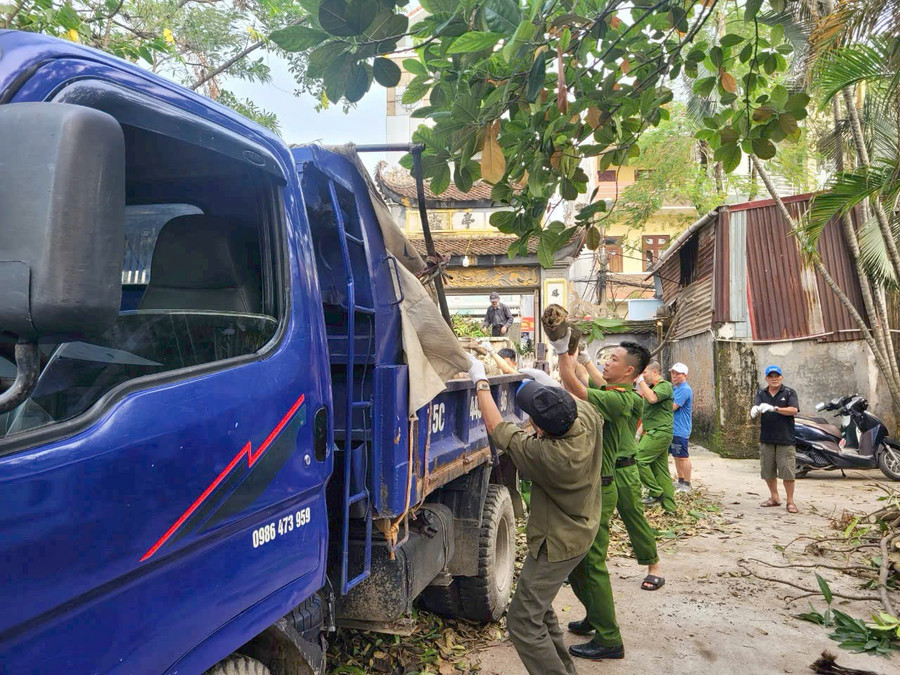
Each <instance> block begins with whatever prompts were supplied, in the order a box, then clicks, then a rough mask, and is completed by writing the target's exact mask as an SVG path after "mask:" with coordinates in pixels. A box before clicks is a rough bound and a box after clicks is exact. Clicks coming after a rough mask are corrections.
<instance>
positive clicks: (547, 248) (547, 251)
mask: <svg viewBox="0 0 900 675" xmlns="http://www.w3.org/2000/svg"><path fill="white" fill-rule="evenodd" d="M545 235H546V233H544V234H542V236H541V238H540V239H539V240H538V248H537V256H538V262H540V263H541V267H543V268H545V269H547V268H550V267H553V253H554V250H553V244H554V241H555V237H554V236H553V235H550V236H545Z"/></svg>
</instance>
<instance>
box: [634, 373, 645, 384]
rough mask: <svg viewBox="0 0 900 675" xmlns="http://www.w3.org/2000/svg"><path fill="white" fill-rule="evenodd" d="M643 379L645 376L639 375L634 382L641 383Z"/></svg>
mask: <svg viewBox="0 0 900 675" xmlns="http://www.w3.org/2000/svg"><path fill="white" fill-rule="evenodd" d="M643 381H644V376H643V375H638V376H637V379H636V380H635V381H634V383H635V384H636V385H638V384H640V383H641V382H643Z"/></svg>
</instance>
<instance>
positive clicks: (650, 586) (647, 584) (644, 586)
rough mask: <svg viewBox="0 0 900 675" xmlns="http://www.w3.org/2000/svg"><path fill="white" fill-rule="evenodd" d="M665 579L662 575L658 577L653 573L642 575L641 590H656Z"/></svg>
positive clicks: (662, 584)
mask: <svg viewBox="0 0 900 675" xmlns="http://www.w3.org/2000/svg"><path fill="white" fill-rule="evenodd" d="M665 584H666V580H665V579H664V578H663V577H658V576H656V575H654V574H648V575H647V576H646V577H644V580H643V581H642V582H641V590H642V591H658V590H659V589H660V588H662V587H663V586H665Z"/></svg>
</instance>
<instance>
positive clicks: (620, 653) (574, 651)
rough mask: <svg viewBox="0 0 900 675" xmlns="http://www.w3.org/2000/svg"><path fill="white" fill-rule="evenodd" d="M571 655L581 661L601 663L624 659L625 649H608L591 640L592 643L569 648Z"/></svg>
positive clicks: (619, 646)
mask: <svg viewBox="0 0 900 675" xmlns="http://www.w3.org/2000/svg"><path fill="white" fill-rule="evenodd" d="M569 653H570V654H571V655H572V656H577V657H578V658H580V659H590V660H591V661H600V660H602V659H624V658H625V647H623V646H622V645H617V646H615V647H607V646H606V645H601V644H597V643H596V642H594V641H593V640H591V641H590V642H585V643H584V644H583V645H572V646H571V647H569Z"/></svg>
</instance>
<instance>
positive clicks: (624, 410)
mask: <svg viewBox="0 0 900 675" xmlns="http://www.w3.org/2000/svg"><path fill="white" fill-rule="evenodd" d="M592 384H593V383H592ZM587 391H588V393H587V400H588V402H589V403H591V404H592V405H593V406H594V407H595V408H597V410H598V411H600V414H601V415H602V416H603V419H604V420H605V421H606V424H605V425H604V427H603V455H604V462H603V475H604V476H612V475H613V474H614V473H615V465H616V457H630V456H631V455H633V454H634V453H635V452H637V445H636V444H635V442H634V434H635V431H634V430H632V428H631V422H632V419H631V418H632V415H633V414H634V407H635V396H634V386H633V385H631V384H605V385H603V386H602V387H600V388H596V387H588V390H587ZM638 398H639V397H638ZM635 419H637V418H635ZM634 424H635V429H637V422H636V421H635V422H634Z"/></svg>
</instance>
